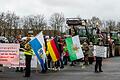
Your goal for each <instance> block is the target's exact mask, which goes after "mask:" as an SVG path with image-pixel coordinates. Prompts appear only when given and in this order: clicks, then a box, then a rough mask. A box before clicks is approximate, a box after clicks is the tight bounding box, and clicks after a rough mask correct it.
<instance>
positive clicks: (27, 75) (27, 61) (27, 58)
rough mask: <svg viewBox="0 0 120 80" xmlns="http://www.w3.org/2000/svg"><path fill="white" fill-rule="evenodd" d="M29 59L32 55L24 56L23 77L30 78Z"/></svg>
mask: <svg viewBox="0 0 120 80" xmlns="http://www.w3.org/2000/svg"><path fill="white" fill-rule="evenodd" d="M31 59H32V55H25V65H26V68H25V76H26V77H30V73H31Z"/></svg>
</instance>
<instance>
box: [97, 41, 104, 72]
mask: <svg viewBox="0 0 120 80" xmlns="http://www.w3.org/2000/svg"><path fill="white" fill-rule="evenodd" d="M98 45H99V46H97V47H98V48H97V49H96V50H97V52H96V55H95V58H96V64H95V73H98V72H103V71H102V60H103V53H104V52H102V51H104V50H102V48H101V49H100V47H101V46H102V42H101V41H99V43H98ZM98 67H99V71H98Z"/></svg>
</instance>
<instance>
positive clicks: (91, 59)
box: [88, 42, 94, 64]
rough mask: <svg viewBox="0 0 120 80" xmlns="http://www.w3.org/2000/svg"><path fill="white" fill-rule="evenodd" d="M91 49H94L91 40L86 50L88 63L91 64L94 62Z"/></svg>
mask: <svg viewBox="0 0 120 80" xmlns="http://www.w3.org/2000/svg"><path fill="white" fill-rule="evenodd" d="M93 51H94V46H93V44H92V42H90V45H89V50H88V61H89V64H92V63H93V62H94V56H93Z"/></svg>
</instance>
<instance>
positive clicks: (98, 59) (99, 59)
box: [95, 57, 102, 71]
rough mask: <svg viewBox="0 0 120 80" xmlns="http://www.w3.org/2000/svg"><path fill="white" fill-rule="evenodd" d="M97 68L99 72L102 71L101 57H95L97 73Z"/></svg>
mask: <svg viewBox="0 0 120 80" xmlns="http://www.w3.org/2000/svg"><path fill="white" fill-rule="evenodd" d="M98 67H99V71H102V68H101V67H102V57H96V64H95V71H98V70H97V69H98Z"/></svg>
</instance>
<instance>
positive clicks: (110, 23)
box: [106, 20, 116, 32]
mask: <svg viewBox="0 0 120 80" xmlns="http://www.w3.org/2000/svg"><path fill="white" fill-rule="evenodd" d="M106 24H107V26H108V28H109V32H110V31H113V30H114V28H115V27H116V24H115V21H113V20H108V21H106Z"/></svg>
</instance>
